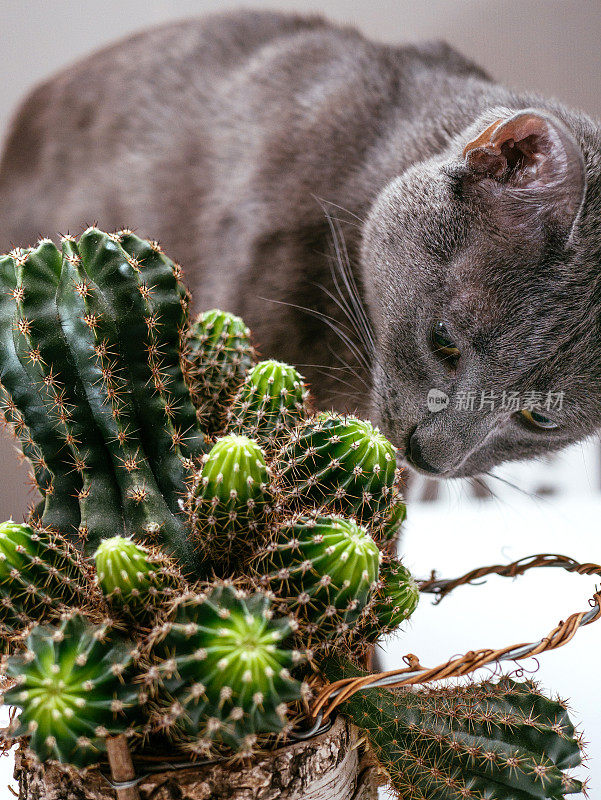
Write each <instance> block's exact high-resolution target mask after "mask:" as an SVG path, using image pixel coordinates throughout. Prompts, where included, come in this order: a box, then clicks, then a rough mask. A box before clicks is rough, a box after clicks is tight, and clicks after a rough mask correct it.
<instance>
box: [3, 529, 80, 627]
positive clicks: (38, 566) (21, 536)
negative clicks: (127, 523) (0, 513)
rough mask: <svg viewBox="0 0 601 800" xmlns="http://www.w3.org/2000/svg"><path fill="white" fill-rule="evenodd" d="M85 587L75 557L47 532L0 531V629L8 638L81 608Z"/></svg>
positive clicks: (63, 544) (64, 544)
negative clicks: (1, 628)
mask: <svg viewBox="0 0 601 800" xmlns="http://www.w3.org/2000/svg"><path fill="white" fill-rule="evenodd" d="M89 594H90V585H89V583H88V581H87V575H86V573H85V572H84V569H83V567H82V565H81V561H80V559H79V557H78V555H77V554H76V553H75V552H74V551H72V549H71V548H70V547H69V545H68V544H67V542H65V541H64V540H63V539H61V538H60V537H58V536H56V535H55V534H54V533H53V532H52V531H50V530H44V529H34V528H32V527H30V526H29V525H22V524H18V523H15V522H12V521H9V522H4V523H2V524H1V525H0V623H1V624H2V626H3V629H4V633H5V635H6V636H7V638H8V637H13V636H15V635H17V634H18V633H19V631H20V630H21V629H22V628H24V627H26V626H27V625H29V624H31V623H32V622H34V621H36V622H37V621H43V620H45V619H48V618H50V617H51V616H53V615H54V616H55V615H57V614H59V613H60V612H61V611H62V610H64V609H65V607H66V606H69V605H72V604H76V605H84V604H85V603H86V602H88V600H89Z"/></svg>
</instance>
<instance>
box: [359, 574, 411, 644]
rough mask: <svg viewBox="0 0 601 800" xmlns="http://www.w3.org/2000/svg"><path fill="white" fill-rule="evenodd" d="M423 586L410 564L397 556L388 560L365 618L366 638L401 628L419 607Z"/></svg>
mask: <svg viewBox="0 0 601 800" xmlns="http://www.w3.org/2000/svg"><path fill="white" fill-rule="evenodd" d="M418 602H419V588H418V585H417V583H416V582H415V579H414V578H413V575H412V574H411V573H410V572H409V570H408V569H407V567H405V566H404V565H403V564H401V562H400V561H398V560H397V559H394V558H391V559H388V560H384V561H383V562H382V564H381V565H380V578H379V581H378V586H377V590H376V592H375V593H374V596H373V602H372V603H370V605H369V607H368V608H367V609H366V614H365V619H364V620H362V622H361V635H362V638H363V639H364V641H365V642H369V643H371V642H375V641H377V639H379V638H380V637H381V636H385V635H387V634H389V633H392V632H393V631H395V630H397V629H398V627H399V626H400V625H402V624H403V622H406V621H407V620H408V619H409V617H410V616H411V615H412V614H413V612H414V611H415V609H416V608H417V604H418Z"/></svg>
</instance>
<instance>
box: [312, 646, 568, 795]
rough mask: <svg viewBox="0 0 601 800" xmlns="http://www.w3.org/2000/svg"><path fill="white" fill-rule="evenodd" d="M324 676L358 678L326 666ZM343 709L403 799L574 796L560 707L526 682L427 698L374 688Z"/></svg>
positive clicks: (451, 690)
mask: <svg viewBox="0 0 601 800" xmlns="http://www.w3.org/2000/svg"><path fill="white" fill-rule="evenodd" d="M324 667H325V671H326V674H328V672H331V673H332V674H334V675H335V676H336V678H339V677H340V676H341V674H344V675H345V676H346V677H350V676H351V675H353V676H359V675H363V674H366V673H363V672H362V671H361V670H358V669H357V668H355V667H352V666H351V665H350V664H348V663H346V664H344V663H342V662H341V661H335V660H334V659H332V661H330V662H329V663H328V662H326V663H325V665H324ZM343 711H344V713H345V714H347V715H348V716H349V717H350V718H351V720H352V721H353V722H354V723H355V724H356V725H358V726H359V727H361V728H363V729H365V730H366V732H367V734H368V737H369V741H370V744H371V746H372V747H373V749H374V751H375V754H376V756H377V757H378V760H379V761H380V763H381V764H382V766H383V767H384V769H385V770H386V772H387V773H388V774H389V776H390V779H391V781H392V784H393V788H394V789H395V791H396V792H397V793H398V796H399V797H402V798H420V799H421V798H423V799H424V800H425V798H431V797H437V798H438V797H440V798H441V800H443V799H444V800H463V798H473V800H476V798H478V800H483V799H484V798H489V797H491V798H492V797H494V798H499V800H501V799H502V798H506V799H507V800H513V798H524V800H526V798H551V797H557V798H559V797H563V796H564V795H565V794H568V793H574V792H579V791H581V789H582V784H581V783H580V781H577V780H575V779H574V778H572V777H571V776H569V775H568V774H567V773H566V772H564V770H566V769H571V768H572V767H575V766H578V764H579V763H580V762H581V753H580V744H579V742H578V740H577V738H576V737H575V732H574V728H573V726H572V724H571V723H570V721H569V718H568V717H567V714H566V711H565V708H564V707H563V705H562V704H561V703H559V702H555V701H552V700H549V699H547V698H545V697H544V696H543V695H542V694H540V693H539V692H538V690H537V689H536V687H535V686H534V685H533V684H532V683H530V682H524V683H517V682H515V681H513V680H511V679H509V678H502V679H501V680H500V681H498V682H497V683H491V682H485V683H481V684H468V685H467V686H464V687H445V688H442V689H434V690H426V691H417V692H416V691H413V690H408V691H403V692H391V691H386V690H373V691H369V692H364V693H361V694H360V695H355V696H354V697H352V698H351V699H350V700H348V701H347V702H346V703H345V704H344V706H343Z"/></svg>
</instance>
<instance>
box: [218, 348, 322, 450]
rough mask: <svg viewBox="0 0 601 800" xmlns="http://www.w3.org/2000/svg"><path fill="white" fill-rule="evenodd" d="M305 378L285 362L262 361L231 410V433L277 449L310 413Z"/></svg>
mask: <svg viewBox="0 0 601 800" xmlns="http://www.w3.org/2000/svg"><path fill="white" fill-rule="evenodd" d="M308 396H309V391H308V389H307V387H306V386H305V384H304V382H303V378H302V376H301V375H299V373H298V372H297V371H296V370H295V369H294V367H291V366H289V365H288V364H283V363H282V362H281V361H260V362H259V363H258V364H257V365H256V366H254V367H253V368H252V369H251V370H250V372H249V373H248V375H247V376H246V378H245V380H244V383H243V384H242V386H241V387H240V389H239V390H238V393H237V394H236V396H235V397H234V399H233V401H232V403H231V405H230V407H229V408H228V410H227V415H226V416H227V428H226V430H227V432H228V433H237V434H241V435H244V436H249V437H250V438H251V439H256V440H257V441H258V442H259V443H260V444H261V445H262V446H263V447H268V448H273V447H275V446H276V445H278V444H280V443H281V442H282V441H283V439H284V438H285V436H286V434H288V433H290V431H291V430H292V429H293V428H294V427H295V425H296V424H297V423H298V422H300V421H301V420H302V419H304V418H305V417H306V416H307V413H308V405H307V403H308Z"/></svg>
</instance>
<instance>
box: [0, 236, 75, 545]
mask: <svg viewBox="0 0 601 800" xmlns="http://www.w3.org/2000/svg"><path fill="white" fill-rule="evenodd" d="M50 247H52V245H51V244H49V243H48V242H41V243H40V245H39V246H38V250H42V252H44V253H46V254H47V253H48V250H49V248H50ZM29 255H30V251H29V250H16V251H13V253H12V254H11V255H8V256H4V257H2V258H0V374H1V375H2V395H3V397H2V400H3V409H4V413H5V416H6V417H7V419H8V420H9V421H10V422H12V423H13V425H14V431H15V434H16V435H17V436H18V438H19V439H20V440H21V442H22V444H23V452H24V454H25V455H26V457H28V458H29V459H30V460H31V463H32V465H33V469H34V474H35V476H36V480H37V483H38V486H39V487H40V490H41V491H42V494H43V495H44V498H45V508H44V512H43V515H44V521H45V523H46V524H47V525H49V526H51V527H53V528H55V529H57V530H59V531H61V532H62V533H64V534H65V535H68V536H73V535H75V534H76V532H77V530H78V527H79V524H80V510H79V503H78V501H77V495H78V493H79V492H80V491H81V488H82V480H81V475H80V474H79V473H78V472H77V471H76V470H74V469H73V462H72V459H71V454H70V451H69V448H68V446H67V445H66V442H65V438H64V430H63V426H61V424H60V422H59V419H58V416H57V413H56V406H55V397H54V393H53V391H52V387H51V386H48V385H47V384H46V382H45V381H44V379H43V378H44V376H43V373H42V371H41V365H40V363H39V357H38V355H37V352H36V349H35V348H32V349H31V353H32V356H31V357H30V356H29V355H28V351H27V348H26V347H24V346H23V343H24V337H25V336H27V334H28V332H29V331H30V330H31V325H30V321H29V320H28V319H27V318H24V317H23V316H22V315H21V314H20V313H19V312H18V309H17V303H19V302H20V301H21V300H22V298H23V293H24V290H23V288H22V286H21V285H20V282H18V281H17V269H18V265H19V264H21V263H23V262H24V261H25V260H27V259H28V258H29Z"/></svg>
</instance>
